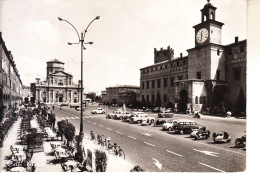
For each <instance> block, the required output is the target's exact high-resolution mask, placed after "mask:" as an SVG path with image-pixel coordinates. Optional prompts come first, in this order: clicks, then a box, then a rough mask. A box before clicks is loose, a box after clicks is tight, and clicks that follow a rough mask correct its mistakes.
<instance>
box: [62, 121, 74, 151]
mask: <svg viewBox="0 0 260 173" xmlns="http://www.w3.org/2000/svg"><path fill="white" fill-rule="evenodd" d="M64 130H65V132H66V133H64V136H65V138H66V139H67V141H68V143H67V145H68V147H70V143H71V141H73V139H74V136H75V126H74V125H73V124H72V123H67V124H66V127H65V129H64Z"/></svg>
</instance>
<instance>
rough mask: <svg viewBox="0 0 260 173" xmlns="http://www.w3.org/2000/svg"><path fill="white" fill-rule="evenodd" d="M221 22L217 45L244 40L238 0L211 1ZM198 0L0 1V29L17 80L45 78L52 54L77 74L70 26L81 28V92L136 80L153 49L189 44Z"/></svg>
mask: <svg viewBox="0 0 260 173" xmlns="http://www.w3.org/2000/svg"><path fill="white" fill-rule="evenodd" d="M210 2H211V3H212V4H213V5H214V6H215V7H217V10H216V20H217V21H219V22H222V23H224V26H223V27H222V44H223V45H227V44H230V43H233V42H234V37H235V36H239V40H243V39H246V29H247V28H246V24H247V20H246V14H247V1H246V0H225V1H223V0H211V1H210ZM206 3H207V1H206V0H95V1H93V0H73V1H71V0H0V9H1V10H0V31H1V32H2V36H3V39H4V41H5V44H6V46H7V49H8V50H10V51H11V52H12V55H13V57H14V60H15V63H16V64H17V69H18V71H19V74H20V75H21V79H22V82H23V84H24V85H29V84H30V83H32V82H35V78H36V77H40V78H41V79H45V78H46V65H47V64H46V62H47V61H49V60H52V59H55V58H56V59H58V60H60V61H62V62H64V63H65V72H68V73H71V74H72V75H73V76H74V79H73V80H74V83H77V82H78V80H79V79H80V45H68V44H67V43H68V42H77V41H78V37H77V34H76V32H75V30H74V29H73V28H72V27H71V26H70V25H69V24H68V23H66V22H61V21H59V20H58V17H61V18H63V19H65V20H67V21H69V22H71V23H72V24H73V25H74V26H75V27H76V28H77V30H78V32H79V33H80V32H82V31H84V30H85V29H86V27H87V26H88V24H89V23H90V22H91V20H93V19H94V18H95V17H96V16H100V19H99V20H95V21H94V22H93V23H92V24H91V26H90V27H89V29H88V32H87V33H86V37H85V42H90V41H91V42H94V44H93V45H86V50H84V53H83V57H84V58H83V59H84V60H83V62H84V63H83V64H84V70H83V72H84V74H83V83H84V87H85V92H88V91H94V92H99V91H101V90H105V88H106V87H108V86H114V85H117V84H118V85H138V86H139V85H140V71H139V69H140V68H142V67H145V66H149V65H152V64H153V62H154V48H157V49H160V48H161V47H163V48H167V46H170V47H171V48H173V49H174V57H179V55H180V53H183V55H184V56H185V55H187V52H186V50H187V49H190V48H193V47H194V46H195V32H194V29H193V28H192V27H193V26H194V25H197V24H199V23H200V22H201V12H200V10H201V9H202V8H203V7H204V5H205V4H206Z"/></svg>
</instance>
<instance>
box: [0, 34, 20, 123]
mask: <svg viewBox="0 0 260 173" xmlns="http://www.w3.org/2000/svg"><path fill="white" fill-rule="evenodd" d="M23 96H24V95H23V83H22V80H21V77H20V74H19V72H18V69H17V66H16V64H15V59H14V57H13V55H12V53H11V51H9V50H8V49H7V46H6V44H5V41H4V39H3V37H2V32H0V120H1V117H2V114H4V112H6V111H7V110H8V109H10V108H13V107H15V106H16V105H17V104H20V103H21V102H22V101H23Z"/></svg>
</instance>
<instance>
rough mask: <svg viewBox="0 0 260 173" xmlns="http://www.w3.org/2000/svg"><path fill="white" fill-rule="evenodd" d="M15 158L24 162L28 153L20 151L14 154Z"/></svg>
mask: <svg viewBox="0 0 260 173" xmlns="http://www.w3.org/2000/svg"><path fill="white" fill-rule="evenodd" d="M13 158H14V159H17V160H18V161H19V162H23V161H24V160H25V159H26V155H25V153H24V152H19V153H15V154H13Z"/></svg>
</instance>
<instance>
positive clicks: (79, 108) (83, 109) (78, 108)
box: [76, 107, 85, 111]
mask: <svg viewBox="0 0 260 173" xmlns="http://www.w3.org/2000/svg"><path fill="white" fill-rule="evenodd" d="M76 110H77V111H81V107H76ZM82 111H85V108H82Z"/></svg>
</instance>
